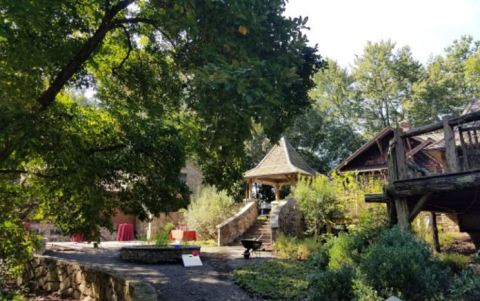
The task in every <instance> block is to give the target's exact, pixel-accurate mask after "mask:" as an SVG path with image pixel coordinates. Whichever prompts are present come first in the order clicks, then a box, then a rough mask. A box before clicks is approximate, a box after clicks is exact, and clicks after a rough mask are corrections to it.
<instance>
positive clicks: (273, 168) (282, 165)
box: [244, 137, 317, 200]
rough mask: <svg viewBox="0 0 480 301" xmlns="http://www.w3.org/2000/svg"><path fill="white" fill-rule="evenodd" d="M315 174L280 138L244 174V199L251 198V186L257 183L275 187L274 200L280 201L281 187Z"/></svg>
mask: <svg viewBox="0 0 480 301" xmlns="http://www.w3.org/2000/svg"><path fill="white" fill-rule="evenodd" d="M316 173H317V172H316V171H315V170H314V169H313V168H311V167H310V166H309V165H308V164H307V162H305V160H303V158H302V157H301V156H300V154H299V153H298V152H297V151H296V150H295V149H294V148H293V146H292V145H291V144H290V142H288V140H287V139H285V137H282V138H281V139H280V141H279V142H278V143H277V144H276V145H274V146H273V148H272V149H271V150H270V151H269V152H268V153H267V155H266V156H265V157H264V158H263V159H262V161H260V163H258V165H257V166H255V167H254V168H252V169H250V170H248V171H247V172H245V173H244V179H245V181H246V182H247V189H246V190H247V191H246V197H247V199H249V198H251V197H252V185H253V184H254V183H259V184H267V185H271V186H273V187H275V200H280V188H281V187H282V186H284V185H291V184H295V183H296V182H297V180H298V177H299V176H314V175H315V174H316Z"/></svg>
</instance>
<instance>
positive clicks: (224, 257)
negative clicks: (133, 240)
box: [46, 247, 269, 301]
mask: <svg viewBox="0 0 480 301" xmlns="http://www.w3.org/2000/svg"><path fill="white" fill-rule="evenodd" d="M242 251H243V249H242V248H241V247H220V248H216V247H203V248H202V253H201V259H202V261H203V263H204V265H203V266H202V267H193V268H184V267H183V265H181V264H159V265H147V264H136V263H135V264H134V263H127V262H123V261H121V260H120V259H119V257H118V248H117V249H112V248H109V249H92V248H83V249H79V250H75V251H68V252H66V251H47V252H48V253H47V254H46V255H49V256H54V257H59V258H63V259H71V260H75V261H79V262H86V263H90V264H95V265H98V266H101V267H103V268H107V269H112V270H115V271H117V272H120V273H123V274H126V275H129V276H134V277H138V278H142V279H144V280H146V281H148V282H150V283H152V284H153V285H154V286H155V288H156V290H157V293H158V299H159V300H172V301H173V300H175V301H183V300H185V301H187V300H188V301H192V300H193V301H203V300H205V301H206V300H232V301H234V300H235V301H237V300H238V301H243V300H245V301H248V300H261V299H260V298H256V297H252V296H249V295H248V294H247V293H246V292H244V291H243V290H242V289H240V288H239V287H238V286H237V285H235V284H234V283H233V279H232V272H233V269H234V268H236V267H238V266H241V265H245V264H255V263H258V262H259V261H262V260H266V259H267V258H268V257H269V254H268V253H264V254H263V255H262V257H261V258H254V259H251V260H248V261H247V260H244V259H243V258H242V255H241V254H242Z"/></svg>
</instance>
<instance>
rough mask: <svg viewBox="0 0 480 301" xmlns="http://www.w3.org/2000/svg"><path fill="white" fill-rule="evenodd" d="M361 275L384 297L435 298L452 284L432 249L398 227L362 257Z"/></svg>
mask: <svg viewBox="0 0 480 301" xmlns="http://www.w3.org/2000/svg"><path fill="white" fill-rule="evenodd" d="M358 272H359V273H360V274H361V275H364V276H365V277H364V278H365V279H367V280H366V281H367V283H366V284H368V285H369V286H371V287H372V288H373V289H375V290H376V291H378V292H379V295H381V296H382V297H388V296H389V295H390V294H392V293H393V294H395V295H397V296H399V297H400V298H402V297H403V298H404V299H407V300H425V299H430V298H434V297H435V296H436V294H438V292H440V291H442V288H443V287H446V285H447V283H448V281H447V280H448V279H447V278H448V276H449V271H448V269H441V265H440V264H438V263H437V262H435V261H434V257H433V254H432V251H431V249H430V248H429V246H428V245H426V244H425V243H422V242H420V241H418V240H417V239H416V238H415V236H414V235H413V234H412V233H410V232H408V231H401V230H400V229H399V228H398V227H394V228H392V229H389V230H386V231H384V232H383V233H382V234H381V235H380V237H379V239H378V241H377V242H376V243H375V244H372V245H371V246H370V247H369V249H368V250H366V252H365V254H364V255H362V258H361V262H360V264H359V266H358Z"/></svg>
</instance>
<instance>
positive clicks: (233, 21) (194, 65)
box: [0, 0, 323, 257]
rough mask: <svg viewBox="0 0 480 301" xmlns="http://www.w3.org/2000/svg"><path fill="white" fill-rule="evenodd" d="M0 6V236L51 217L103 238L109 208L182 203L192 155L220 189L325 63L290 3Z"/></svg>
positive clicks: (273, 132)
mask: <svg viewBox="0 0 480 301" xmlns="http://www.w3.org/2000/svg"><path fill="white" fill-rule="evenodd" d="M0 7H1V8H0V99H1V101H0V128H1V131H0V186H1V187H2V189H1V190H0V194H1V196H0V198H1V199H2V202H0V203H1V204H0V206H1V207H2V208H1V210H0V211H1V213H0V214H1V215H0V216H1V219H0V228H1V231H0V233H2V234H0V235H2V236H3V235H4V234H5V238H7V237H8V236H9V235H17V236H18V235H19V234H18V233H22V231H21V228H22V227H21V221H22V220H24V219H27V218H28V219H32V218H45V219H49V220H52V221H53V222H55V223H56V225H57V226H59V227H60V228H61V229H62V230H64V231H65V233H75V232H82V233H84V234H85V235H86V236H87V238H88V239H98V238H99V231H98V226H110V224H109V221H110V216H111V214H112V213H113V211H114V209H115V208H121V209H122V210H124V211H125V212H127V213H136V214H138V215H139V216H140V217H145V216H146V211H147V210H148V211H150V212H152V213H158V212H160V211H167V210H173V209H175V208H178V207H180V206H184V205H185V198H184V197H182V194H183V192H185V191H186V189H185V187H184V186H183V184H182V183H181V181H180V179H179V176H178V175H179V172H180V169H181V167H182V166H183V164H184V161H185V158H186V156H190V157H196V158H197V159H198V162H200V163H201V167H202V168H203V170H204V174H205V177H206V180H207V181H208V182H209V183H212V184H216V185H217V186H219V188H228V187H229V185H230V184H231V183H232V182H233V181H234V180H236V179H238V178H239V177H240V176H241V172H242V170H243V169H244V166H245V162H246V155H245V147H244V145H245V142H246V141H247V140H248V139H250V138H251V132H252V131H251V129H252V128H253V126H254V125H255V124H259V125H261V126H262V128H263V129H264V131H265V133H266V135H267V136H268V137H269V138H270V139H272V140H277V139H278V137H279V136H280V134H281V133H282V132H283V131H284V129H285V128H286V127H287V126H288V125H290V124H291V123H292V121H293V119H294V117H295V116H297V115H298V114H299V113H300V112H302V111H303V110H304V108H306V107H308V105H309V96H308V90H309V89H310V88H311V87H313V85H314V82H313V80H312V76H313V74H314V73H315V72H316V71H317V70H319V69H320V68H321V67H322V66H323V61H322V60H321V58H320V56H319V55H318V54H317V51H316V48H312V47H309V46H307V39H306V37H305V35H304V34H303V33H302V30H303V29H305V24H306V19H303V18H301V17H299V18H287V17H284V16H283V11H284V9H285V1H284V0H274V1H260V0H259V1H227V2H224V1H214V0H210V1H193V0H179V1H169V0H154V1H142V0H137V1H136V0H118V1H113V0H106V1H91V0H80V1H61V0H53V1H48V3H46V2H38V1H30V2H28V1H27V2H25V1H16V0H2V1H1V5H0ZM85 90H87V91H90V92H93V93H94V97H90V98H88V97H87V98H85V97H84V96H82V91H85ZM112 194H114V195H117V196H118V197H112ZM7 222H8V223H7ZM1 238H2V246H1V249H3V250H5V245H4V243H3V241H4V240H3V238H4V237H1ZM0 254H1V255H2V257H5V256H6V254H5V253H1V252H0Z"/></svg>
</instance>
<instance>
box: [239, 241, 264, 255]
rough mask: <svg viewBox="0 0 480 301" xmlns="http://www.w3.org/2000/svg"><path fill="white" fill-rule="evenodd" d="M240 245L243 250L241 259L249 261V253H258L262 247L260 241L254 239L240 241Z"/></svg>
mask: <svg viewBox="0 0 480 301" xmlns="http://www.w3.org/2000/svg"><path fill="white" fill-rule="evenodd" d="M242 245H243V247H244V248H245V252H243V258H245V259H249V258H250V253H253V252H255V251H258V250H259V249H260V248H261V247H262V241H261V240H256V239H242Z"/></svg>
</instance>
